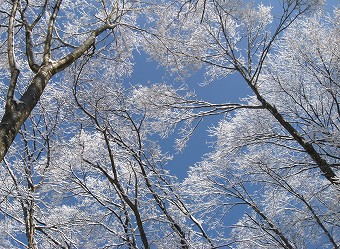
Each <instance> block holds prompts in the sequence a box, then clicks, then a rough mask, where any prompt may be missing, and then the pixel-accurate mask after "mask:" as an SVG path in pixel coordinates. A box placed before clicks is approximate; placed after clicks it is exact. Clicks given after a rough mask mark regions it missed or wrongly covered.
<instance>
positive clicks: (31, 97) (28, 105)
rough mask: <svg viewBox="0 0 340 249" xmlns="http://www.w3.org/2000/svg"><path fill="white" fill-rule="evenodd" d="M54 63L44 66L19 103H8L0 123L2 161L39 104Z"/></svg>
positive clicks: (0, 156)
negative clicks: (22, 126)
mask: <svg viewBox="0 0 340 249" xmlns="http://www.w3.org/2000/svg"><path fill="white" fill-rule="evenodd" d="M52 69H53V67H52V63H49V64H47V65H43V66H42V67H41V68H40V70H39V71H38V73H37V74H36V75H35V76H34V78H33V80H32V82H31V84H30V85H29V87H28V88H27V90H26V92H25V93H24V95H23V96H22V97H21V98H20V100H19V101H15V100H12V101H9V102H7V103H6V107H5V114H4V116H3V118H2V120H1V123H0V161H2V160H3V158H4V156H5V155H6V153H7V151H8V149H9V147H10V146H11V144H12V142H13V140H14V138H15V136H16V135H17V134H18V132H19V129H20V127H21V125H22V124H23V123H24V122H25V120H26V119H27V118H28V116H29V115H30V113H31V111H32V110H33V108H34V107H35V106H36V104H37V103H38V101H39V99H40V96H41V95H42V93H43V91H44V88H45V87H46V85H47V83H48V81H49V80H50V78H51V76H52Z"/></svg>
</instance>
